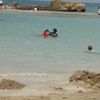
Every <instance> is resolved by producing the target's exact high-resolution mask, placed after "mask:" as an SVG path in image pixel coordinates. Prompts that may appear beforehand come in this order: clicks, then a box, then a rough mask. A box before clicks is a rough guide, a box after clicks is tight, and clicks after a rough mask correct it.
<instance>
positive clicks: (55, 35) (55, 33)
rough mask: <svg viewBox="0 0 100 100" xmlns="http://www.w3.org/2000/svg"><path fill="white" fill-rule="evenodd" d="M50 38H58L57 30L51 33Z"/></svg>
mask: <svg viewBox="0 0 100 100" xmlns="http://www.w3.org/2000/svg"><path fill="white" fill-rule="evenodd" d="M49 36H52V37H57V36H58V34H57V29H56V28H54V29H53V31H52V32H50V33H49Z"/></svg>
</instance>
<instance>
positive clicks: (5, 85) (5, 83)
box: [0, 79, 25, 89]
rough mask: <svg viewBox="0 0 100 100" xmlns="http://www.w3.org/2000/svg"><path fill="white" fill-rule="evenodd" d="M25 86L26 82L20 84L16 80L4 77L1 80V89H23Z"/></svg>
mask: <svg viewBox="0 0 100 100" xmlns="http://www.w3.org/2000/svg"><path fill="white" fill-rule="evenodd" d="M24 87H25V85H24V84H20V83H18V82H16V81H14V80H10V79H2V80H1V81H0V89H22V88H24Z"/></svg>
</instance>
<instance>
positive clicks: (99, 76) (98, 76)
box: [69, 71, 100, 88]
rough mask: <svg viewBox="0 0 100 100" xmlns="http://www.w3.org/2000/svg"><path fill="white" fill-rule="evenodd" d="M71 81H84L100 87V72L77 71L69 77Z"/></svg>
mask: <svg viewBox="0 0 100 100" xmlns="http://www.w3.org/2000/svg"><path fill="white" fill-rule="evenodd" d="M69 81H70V82H80V81H82V82H84V83H86V84H89V85H90V86H95V87H98V88H100V73H94V72H89V71H76V72H75V73H74V74H73V75H72V76H71V77H70V79H69Z"/></svg>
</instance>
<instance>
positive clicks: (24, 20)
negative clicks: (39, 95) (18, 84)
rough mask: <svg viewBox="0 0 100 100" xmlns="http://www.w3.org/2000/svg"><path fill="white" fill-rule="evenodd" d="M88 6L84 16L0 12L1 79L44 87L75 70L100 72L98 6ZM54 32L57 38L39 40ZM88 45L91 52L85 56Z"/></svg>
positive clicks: (44, 3)
mask: <svg viewBox="0 0 100 100" xmlns="http://www.w3.org/2000/svg"><path fill="white" fill-rule="evenodd" d="M10 1H11V0H5V1H4V2H5V3H10ZM20 2H21V3H22V0H20ZM26 2H28V3H31V2H32V3H33V4H35V5H46V4H48V2H39V1H38V3H37V2H36V1H35V3H34V2H33V1H31V0H26V1H25V0H24V1H23V3H26ZM87 5H88V6H87V11H86V12H84V13H75V12H74V13H73V12H52V11H50V12H49V11H37V12H34V11H15V10H0V78H2V77H4V78H5V77H8V78H9V77H10V78H14V79H15V77H16V79H18V80H20V81H22V78H23V77H24V81H25V82H26V83H27V81H26V80H28V82H29V83H32V84H33V83H34V84H45V83H52V82H58V81H59V82H61V80H66V78H67V75H70V74H71V73H73V72H74V71H76V70H88V71H96V72H100V16H99V15H97V13H96V7H97V6H98V4H87ZM53 28H57V30H58V37H56V38H51V37H48V38H43V37H41V36H40V34H42V33H43V32H44V30H45V29H49V31H52V30H53ZM88 45H92V46H93V51H91V52H88V49H87V47H88ZM25 77H26V79H25ZM32 79H33V81H34V82H33V81H32ZM31 81H32V82H31Z"/></svg>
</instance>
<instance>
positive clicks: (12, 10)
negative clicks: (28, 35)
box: [0, 9, 100, 18]
mask: <svg viewBox="0 0 100 100" xmlns="http://www.w3.org/2000/svg"><path fill="white" fill-rule="evenodd" d="M0 11H1V12H2V11H10V12H15V11H16V12H29V13H35V14H55V15H58V14H59V15H65V16H67V15H74V16H84V17H85V16H88V17H92V16H94V17H97V18H100V16H99V15H98V14H97V13H91V12H62V11H47V10H38V11H34V10H19V9H1V10H0Z"/></svg>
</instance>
